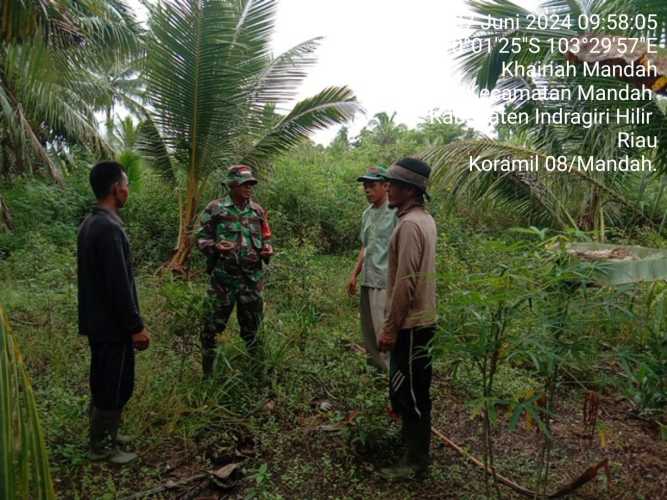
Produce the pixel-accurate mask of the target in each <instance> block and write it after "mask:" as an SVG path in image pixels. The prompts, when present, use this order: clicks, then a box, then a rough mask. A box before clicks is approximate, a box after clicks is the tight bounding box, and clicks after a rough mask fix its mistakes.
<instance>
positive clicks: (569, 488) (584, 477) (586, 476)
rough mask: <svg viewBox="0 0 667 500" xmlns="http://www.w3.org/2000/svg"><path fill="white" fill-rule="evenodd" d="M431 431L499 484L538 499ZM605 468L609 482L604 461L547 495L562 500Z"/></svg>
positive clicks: (607, 464) (605, 461)
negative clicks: (561, 498) (561, 499)
mask: <svg viewBox="0 0 667 500" xmlns="http://www.w3.org/2000/svg"><path fill="white" fill-rule="evenodd" d="M431 431H432V432H433V434H435V435H436V436H437V437H439V438H440V439H441V440H442V442H443V443H445V444H446V445H447V446H448V447H449V448H451V449H452V450H454V451H456V452H457V453H458V454H459V455H461V456H463V457H464V458H466V459H467V460H468V461H469V462H472V463H473V464H475V465H477V466H478V467H480V468H482V469H483V470H484V471H485V472H486V473H487V474H490V475H491V476H493V477H494V478H495V479H496V480H497V481H498V482H500V483H502V484H504V485H505V486H507V487H508V488H510V489H512V490H513V491H515V492H516V493H519V494H521V495H523V496H525V497H532V498H536V495H537V494H536V493H535V492H534V491H531V490H529V489H527V488H524V487H523V486H521V485H520V484H517V483H515V482H514V481H512V480H511V479H508V478H506V477H504V476H501V475H500V474H498V473H497V472H496V471H495V470H494V469H492V468H490V467H487V466H486V465H484V463H483V462H481V461H480V460H478V459H477V458H475V457H474V456H472V455H471V454H470V453H468V452H467V451H465V450H464V449H463V448H461V447H460V446H459V445H457V444H456V443H455V442H454V441H452V440H451V439H449V438H448V437H447V436H445V435H444V434H443V433H442V432H440V431H439V430H438V429H436V428H435V427H431ZM602 468H604V469H605V471H606V473H607V480H608V482H609V460H608V459H606V458H605V459H604V460H602V461H601V462H600V463H598V464H596V465H592V466H590V467H589V468H588V469H586V470H585V471H584V473H583V474H581V475H580V476H579V477H577V478H576V479H575V480H574V481H572V482H571V483H569V484H567V485H565V486H563V487H562V488H560V489H559V490H558V491H556V493H552V494H551V495H547V498H560V497H563V496H565V495H569V494H570V493H572V492H573V491H574V490H576V489H578V488H580V487H581V486H583V485H584V484H586V483H588V482H589V481H591V480H592V479H594V478H595V477H596V476H597V474H598V472H599V471H600V469H602Z"/></svg>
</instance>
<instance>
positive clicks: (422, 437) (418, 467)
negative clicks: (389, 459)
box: [380, 418, 431, 481]
mask: <svg viewBox="0 0 667 500" xmlns="http://www.w3.org/2000/svg"><path fill="white" fill-rule="evenodd" d="M402 434H403V435H404V439H405V444H406V448H407V450H406V453H405V455H404V456H403V458H402V459H401V460H400V461H399V462H398V463H397V464H396V465H393V466H391V467H385V468H383V469H380V476H382V477H383V478H384V479H386V480H388V481H407V480H410V479H420V480H421V479H423V478H425V477H426V476H427V475H428V467H429V465H430V461H431V459H430V451H431V419H430V418H424V419H407V418H404V419H403V428H402Z"/></svg>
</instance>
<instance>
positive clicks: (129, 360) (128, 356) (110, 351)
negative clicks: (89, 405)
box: [90, 339, 134, 411]
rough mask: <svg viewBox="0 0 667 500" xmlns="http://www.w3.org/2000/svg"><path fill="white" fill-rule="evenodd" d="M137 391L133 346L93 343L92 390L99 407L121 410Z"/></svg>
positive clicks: (130, 344)
mask: <svg viewBox="0 0 667 500" xmlns="http://www.w3.org/2000/svg"><path fill="white" fill-rule="evenodd" d="M133 390H134V347H133V345H132V340H131V339H128V341H127V342H124V343H120V342H119V343H116V342H113V343H112V342H103V343H91V344H90V392H91V394H92V399H93V405H94V406H95V408H97V409H99V410H105V411H114V410H122V409H123V407H124V406H125V404H126V403H127V402H128V401H129V400H130V397H131V396H132V391H133Z"/></svg>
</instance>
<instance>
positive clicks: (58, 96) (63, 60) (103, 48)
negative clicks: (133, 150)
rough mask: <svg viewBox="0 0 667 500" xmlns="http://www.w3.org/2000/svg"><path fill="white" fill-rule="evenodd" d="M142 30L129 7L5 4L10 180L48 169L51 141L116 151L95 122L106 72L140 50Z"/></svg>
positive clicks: (1, 88)
mask: <svg viewBox="0 0 667 500" xmlns="http://www.w3.org/2000/svg"><path fill="white" fill-rule="evenodd" d="M138 34H139V29H138V26H137V24H136V22H135V21H134V18H133V16H132V13H131V10H130V9H129V8H128V7H127V6H126V5H125V4H124V2H123V1H121V0H111V1H106V0H88V1H81V0H39V1H34V2H25V1H23V0H5V1H4V2H3V5H2V9H0V38H2V40H3V43H2V44H0V117H1V119H0V144H1V145H2V150H3V157H2V164H3V165H2V169H3V171H4V173H5V174H7V173H8V172H11V171H12V170H13V171H16V172H19V173H25V172H31V171H32V165H33V164H34V163H35V161H34V160H37V163H38V164H40V163H41V164H43V165H44V166H46V167H47V169H48V172H49V174H50V176H51V177H52V178H53V179H54V180H55V181H57V182H62V176H61V174H60V171H59V169H58V166H57V164H56V163H55V162H54V160H53V158H52V157H51V155H50V154H49V151H48V144H49V143H50V142H51V141H65V142H69V143H80V144H85V145H88V146H92V147H94V148H96V149H97V150H102V151H108V149H109V148H108V147H107V146H106V144H104V141H102V139H101V137H100V135H99V133H98V130H97V120H96V118H95V111H97V108H96V106H95V103H96V102H100V101H102V100H103V96H104V95H105V93H108V92H109V91H110V89H109V88H108V86H103V85H100V83H99V81H100V77H99V75H100V73H99V68H100V67H101V65H102V64H103V63H104V64H110V63H111V62H114V63H115V64H121V62H122V61H123V60H125V59H126V58H127V57H129V55H130V54H131V53H132V52H134V51H136V50H137V47H138V44H139V39H138Z"/></svg>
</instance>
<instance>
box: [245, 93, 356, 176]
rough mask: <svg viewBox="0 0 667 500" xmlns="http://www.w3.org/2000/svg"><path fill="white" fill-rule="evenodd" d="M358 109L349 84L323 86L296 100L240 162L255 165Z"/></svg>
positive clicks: (339, 121) (348, 116) (346, 118)
mask: <svg viewBox="0 0 667 500" xmlns="http://www.w3.org/2000/svg"><path fill="white" fill-rule="evenodd" d="M360 109H361V108H360V106H359V103H358V101H357V99H356V97H355V96H354V94H353V93H352V91H351V90H350V89H349V88H347V87H329V88H326V89H324V90H322V91H321V92H320V93H319V94H317V95H314V96H312V97H310V98H307V99H304V100H302V101H300V102H298V103H297V104H296V105H295V106H294V108H293V109H292V111H291V112H290V113H288V114H287V115H286V116H285V117H284V118H283V119H282V120H280V121H279V122H278V123H277V124H276V125H275V126H274V127H273V129H272V130H271V131H270V132H269V133H268V134H267V135H266V136H265V137H263V138H262V139H260V140H259V141H258V142H257V143H256V144H255V146H254V148H253V150H252V151H251V152H250V153H249V154H248V155H247V156H246V157H245V158H244V160H243V162H244V163H248V164H250V165H257V164H259V163H261V162H263V161H265V160H266V159H268V158H270V157H273V156H275V155H277V154H280V153H283V152H285V151H287V150H289V149H291V148H293V147H295V146H296V145H298V144H299V143H301V142H302V141H303V140H304V139H306V138H307V137H308V136H309V135H310V134H312V133H313V132H314V131H316V130H322V129H325V128H327V127H330V126H331V125H337V124H341V123H344V122H346V121H348V120H351V119H352V118H353V117H354V114H355V113H356V112H358V111H359V110H360Z"/></svg>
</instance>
